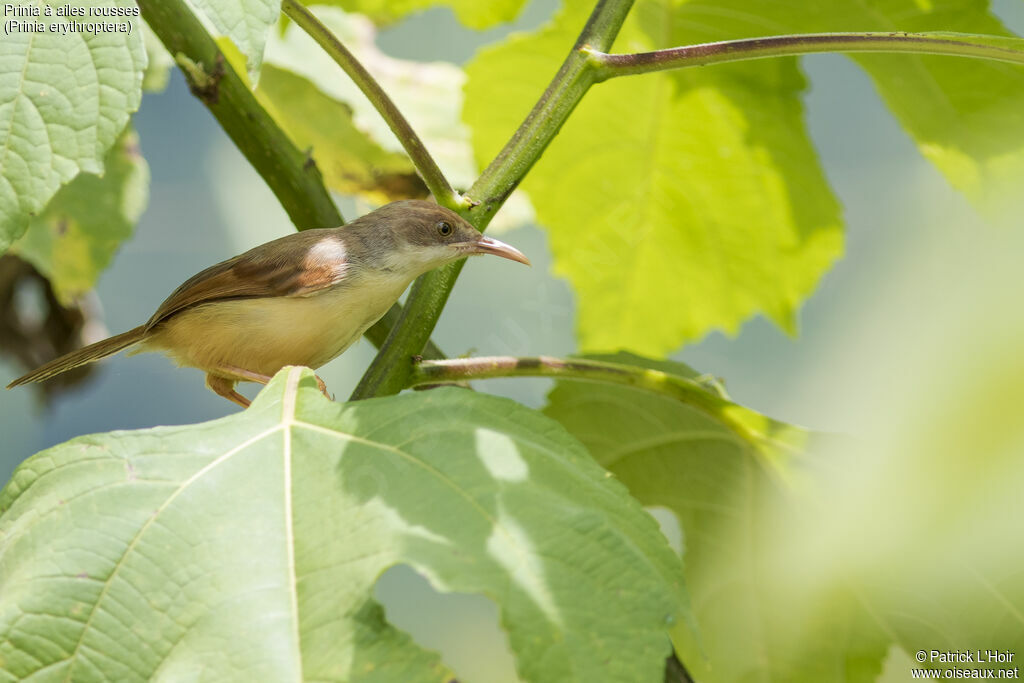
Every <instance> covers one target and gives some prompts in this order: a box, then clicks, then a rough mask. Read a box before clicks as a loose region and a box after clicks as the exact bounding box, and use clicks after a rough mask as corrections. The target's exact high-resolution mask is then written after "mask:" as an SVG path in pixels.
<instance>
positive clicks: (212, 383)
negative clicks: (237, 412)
mask: <svg viewBox="0 0 1024 683" xmlns="http://www.w3.org/2000/svg"><path fill="white" fill-rule="evenodd" d="M206 386H207V388H208V389H209V390H210V391H212V392H213V393H215V394H217V395H218V396H223V397H224V398H226V399H227V400H229V401H231V402H232V403H237V404H238V405H240V406H242V407H243V408H248V407H249V399H247V398H246V397H245V396H242V395H241V394H240V393H238V392H237V391H235V380H233V379H228V378H227V377H220V376H219V375H214V374H211V373H209V372H208V373H206Z"/></svg>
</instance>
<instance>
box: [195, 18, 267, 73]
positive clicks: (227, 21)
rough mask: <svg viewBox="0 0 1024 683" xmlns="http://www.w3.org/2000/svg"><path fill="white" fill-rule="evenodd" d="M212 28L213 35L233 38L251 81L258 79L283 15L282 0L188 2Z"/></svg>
mask: <svg viewBox="0 0 1024 683" xmlns="http://www.w3.org/2000/svg"><path fill="white" fill-rule="evenodd" d="M188 1H189V2H190V3H191V4H192V6H193V7H195V8H196V10H198V12H199V13H200V15H201V16H202V17H204V18H205V19H207V21H208V22H209V23H210V24H211V25H212V29H213V30H212V31H211V33H212V34H213V35H214V36H224V37H227V38H230V39H231V41H232V42H233V43H234V44H235V45H236V46H237V47H238V49H239V50H240V51H241V52H242V54H243V55H245V63H246V71H247V73H248V75H249V80H251V81H253V82H256V81H258V79H259V74H260V67H262V66H263V50H264V47H265V46H266V43H267V36H268V34H269V33H270V27H271V26H273V25H274V24H276V23H277V19H278V17H279V16H280V15H281V0H188Z"/></svg>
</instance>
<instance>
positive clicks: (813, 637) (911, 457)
mask: <svg viewBox="0 0 1024 683" xmlns="http://www.w3.org/2000/svg"><path fill="white" fill-rule="evenodd" d="M934 229H935V230H936V231H940V230H942V227H941V226H939V225H936V226H935V227H934ZM1022 249H1024V235H1021V234H1019V233H1007V232H992V233H985V232H984V231H981V232H978V231H976V230H975V231H970V232H968V231H965V230H963V227H962V226H961V225H953V226H952V227H950V228H947V229H945V231H944V232H940V234H939V235H938V239H937V240H936V241H935V243H934V244H932V245H930V246H929V248H928V249H927V252H926V254H925V256H926V258H922V259H920V260H919V261H917V262H915V261H913V260H910V261H907V262H902V261H901V262H900V266H899V272H898V274H897V275H896V276H895V277H889V278H888V279H887V280H886V284H885V293H886V296H885V297H878V296H877V292H868V293H866V294H865V296H864V305H863V310H864V313H863V314H861V315H860V316H858V317H857V319H854V320H851V321H850V322H849V323H848V324H847V326H846V329H845V333H842V334H839V333H837V335H836V338H837V339H838V340H841V341H840V342H839V343H838V344H837V347H836V348H835V349H834V350H833V351H832V352H831V353H827V354H826V356H825V357H824V358H823V359H822V361H821V363H822V365H823V366H824V367H828V368H834V371H832V372H828V373H824V374H828V375H829V377H830V379H833V381H836V382H840V383H841V385H842V386H843V387H844V388H845V389H847V391H843V392H837V391H835V390H833V392H832V394H833V395H841V396H843V399H842V400H841V401H837V403H836V406H835V409H836V410H837V411H842V414H843V415H854V416H859V417H860V421H861V422H862V424H863V427H862V430H861V433H860V434H859V435H858V437H857V439H856V440H853V439H850V440H847V441H845V443H839V442H837V441H835V440H833V442H832V443H831V444H828V447H827V448H822V447H820V446H821V444H819V445H818V446H819V447H815V445H814V444H813V443H812V445H811V447H810V448H809V449H808V453H807V454H806V455H803V456H799V457H795V458H793V459H792V460H791V461H790V462H789V463H788V464H787V465H786V466H785V469H783V470H781V472H782V473H783V474H784V475H785V476H783V477H779V476H777V474H778V473H779V472H780V470H779V469H778V468H776V467H772V466H771V465H770V463H766V462H765V460H764V459H763V458H762V457H761V456H760V454H759V453H757V452H755V451H753V450H752V449H750V448H749V447H748V445H747V443H745V442H744V441H739V440H736V439H735V438H734V437H732V436H731V435H729V434H727V433H723V430H722V429H721V428H720V426H719V425H716V424H715V422H714V421H713V420H709V419H707V418H704V417H703V416H700V415H695V414H693V413H692V411H686V410H685V409H683V408H681V407H679V406H673V405H671V404H670V403H669V402H666V401H665V400H663V399H659V398H657V397H649V396H645V395H642V394H640V393H639V392H634V391H631V390H628V389H625V390H624V389H620V388H615V389H607V388H605V387H595V386H594V385H584V386H582V387H578V386H574V385H572V384H570V383H569V382H561V383H559V384H558V385H557V387H556V388H555V390H554V391H553V392H552V394H551V397H550V405H549V407H548V408H547V410H546V411H545V412H546V413H547V414H548V415H549V416H552V417H555V418H556V419H558V420H559V421H560V422H562V423H563V424H564V425H565V426H566V427H568V428H569V430H570V431H571V432H572V433H574V434H575V435H576V436H578V437H579V438H580V439H581V440H582V441H584V443H585V444H586V445H587V446H588V447H589V449H590V450H591V452H592V453H593V454H594V456H595V457H596V458H597V459H598V460H599V461H600V462H601V463H602V464H603V465H604V466H605V467H607V468H608V469H609V470H610V471H612V472H613V473H614V474H615V475H616V476H617V477H618V478H619V479H621V480H622V482H623V483H624V484H626V485H627V486H628V487H629V489H630V492H631V493H632V494H633V495H634V496H636V497H637V498H638V499H640V501H641V502H643V503H644V504H645V505H650V506H663V507H665V508H668V509H669V510H671V511H673V512H674V513H675V514H676V515H677V516H678V518H679V520H680V522H681V527H682V532H683V538H684V545H685V552H686V577H687V586H688V588H689V591H690V594H691V596H692V600H693V606H694V612H695V615H696V618H697V622H698V626H699V633H700V641H699V642H697V641H694V639H693V638H692V637H691V636H690V635H689V634H688V633H684V632H681V631H679V632H677V633H676V634H675V643H676V647H677V649H678V650H679V652H680V655H681V656H682V659H683V661H684V662H686V664H687V666H688V667H689V668H690V670H691V671H692V672H693V673H694V676H695V678H696V680H700V681H707V682H708V683H726V682H729V683H731V682H732V681H737V680H763V681H779V682H782V681H785V682H787V683H789V682H793V683H804V682H807V683H823V682H824V683H827V682H831V681H874V680H875V676H876V675H877V672H878V671H879V669H880V666H881V662H882V658H883V656H884V654H885V653H886V652H890V651H891V650H892V649H893V648H898V649H899V650H901V651H902V652H901V653H898V654H899V657H897V658H896V661H897V663H898V666H899V667H905V668H901V669H899V670H896V671H895V672H891V673H894V675H893V677H892V678H890V679H887V680H907V679H908V678H909V675H908V674H909V668H910V667H911V666H920V665H921V664H923V665H925V666H926V667H935V668H947V669H948V668H949V666H950V664H949V663H946V664H943V663H942V662H937V661H935V660H934V659H931V654H930V653H931V652H932V651H933V650H935V651H938V652H948V651H957V652H971V653H972V654H974V653H977V652H979V651H980V652H982V653H983V654H984V653H986V652H987V651H988V650H991V651H993V652H999V653H1003V655H1004V656H1005V653H1007V652H1021V651H1022V650H1024V618H1022V614H1021V609H1020V605H1021V604H1024V572H1022V571H1021V567H1024V546H1022V545H1021V544H1020V543H1018V542H1016V539H1017V537H1018V536H1019V534H1020V524H1021V520H1022V519H1024V499H1022V497H1021V495H1020V492H1021V491H1022V490H1024V420H1021V406H1022V405H1024V362H1022V358H1021V354H1020V349H1021V348H1022V345H1024V316H1022V315H1021V313H1020V307H1019V306H1018V303H1019V301H1018V300H1019V292H1020V291H1022V286H1024V282H1022V274H1021V269H1020V262H1019V254H1020V253H1022ZM950 272H956V273H958V274H959V275H960V276H959V277H955V278H951V277H950V276H949V273H950ZM864 330H870V331H874V332H868V333H862V331H864ZM864 346H868V350H867V351H864V350H863V349H862V347H864ZM621 360H623V362H628V361H629V360H630V359H621ZM632 362H633V363H634V364H639V365H648V364H647V363H645V362H643V361H641V360H637V359H632ZM650 365H652V366H653V367H656V368H657V369H661V370H666V369H667V368H666V366H665V365H663V364H659V365H654V364H650ZM687 372H688V370H687V369H685V368H684V369H681V370H680V374H683V375H685V374H686V373H687ZM780 390H784V388H780ZM659 402H660V404H659ZM847 421H849V420H847ZM787 480H788V481H789V482H791V483H787ZM920 650H924V651H925V659H926V661H925V662H923V663H922V662H917V663H915V654H916V653H917V652H918V651H920ZM985 657H986V660H985V661H983V662H977V661H976V662H974V663H961V664H960V665H959V667H960V668H961V670H965V669H974V670H979V671H982V670H984V669H991V670H993V671H996V670H999V669H1003V670H1008V671H1009V673H1010V674H1011V677H1012V673H1013V672H1012V667H1014V666H1018V665H1019V663H1018V662H1007V661H1005V660H1004V661H1003V662H999V661H997V660H996V659H993V660H991V661H989V660H987V654H986V655H985ZM939 673H940V675H942V676H943V677H945V678H948V677H949V676H948V675H944V674H943V673H942V672H941V671H940V672H939Z"/></svg>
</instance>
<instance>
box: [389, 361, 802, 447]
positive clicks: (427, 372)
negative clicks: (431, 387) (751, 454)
mask: <svg viewBox="0 0 1024 683" xmlns="http://www.w3.org/2000/svg"><path fill="white" fill-rule="evenodd" d="M498 377H553V378H557V379H567V380H576V381H582V382H597V383H600V384H616V385H619V386H626V387H631V388H633V389H640V390H642V391H647V392H649V393H653V394H658V395H660V396H664V397H666V398H670V399H673V400H676V401H679V402H680V403H683V404H685V405H687V406H689V407H691V408H694V409H696V410H699V411H700V412H702V413H704V414H705V415H708V416H710V417H712V418H714V419H715V420H717V421H718V422H721V423H722V424H724V425H726V426H727V427H728V428H729V429H731V430H733V431H734V432H735V433H736V434H737V435H739V436H740V437H742V438H743V439H744V440H746V441H747V442H748V443H750V444H752V445H755V446H762V445H771V446H772V447H773V448H774V449H776V450H778V451H782V452H793V447H792V446H791V445H789V444H786V443H783V442H780V441H779V440H778V439H777V438H775V436H774V435H773V434H774V432H776V431H784V430H786V429H789V428H790V427H789V425H784V424H783V423H780V422H776V421H775V420H772V419H771V418H768V417H764V416H761V415H758V414H756V413H754V412H753V411H750V410H749V409H747V408H742V407H740V406H738V405H737V404H735V403H733V402H732V401H730V400H728V399H727V398H725V397H724V396H722V395H721V394H719V393H716V392H715V391H714V390H713V389H710V388H709V387H708V386H706V385H704V384H702V383H701V382H698V381H696V380H693V379H689V378H686V377H680V376H678V375H672V374H669V373H667V372H661V371H660V370H651V369H649V368H641V367H637V366H635V365H624V364H621V363H609V362H607V361H597V360H590V359H585V358H570V359H563V358H552V357H550V356H532V357H515V356H490V357H481V358H451V359H448V360H422V361H421V360H416V361H415V362H413V366H412V371H411V373H410V377H409V380H408V385H407V386H409V387H415V386H421V385H424V384H443V383H446V382H465V381H468V380H478V379H494V378H498ZM751 415H757V416H758V420H756V421H751V420H750V419H749V417H750V416H751Z"/></svg>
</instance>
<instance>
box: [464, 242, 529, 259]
mask: <svg viewBox="0 0 1024 683" xmlns="http://www.w3.org/2000/svg"><path fill="white" fill-rule="evenodd" d="M464 248H465V251H466V253H467V254H494V255H495V256H500V257H502V258H507V259H508V260H510V261H518V262H519V263H525V264H526V265H530V259H528V258H526V256H524V255H523V252H521V251H519V250H518V249H516V248H515V247H513V246H512V245H510V244H505V243H504V242H501V241H499V240H496V239H494V238H493V237H483V236H481V237H480V239H478V240H477V241H475V242H469V243H467V244H466V245H465V247H464Z"/></svg>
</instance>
